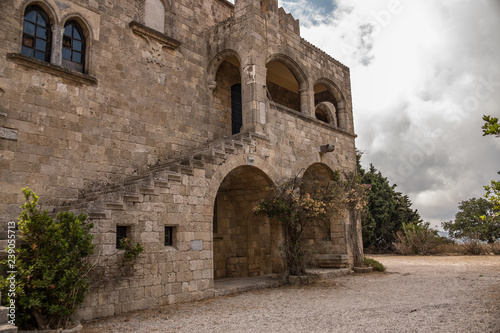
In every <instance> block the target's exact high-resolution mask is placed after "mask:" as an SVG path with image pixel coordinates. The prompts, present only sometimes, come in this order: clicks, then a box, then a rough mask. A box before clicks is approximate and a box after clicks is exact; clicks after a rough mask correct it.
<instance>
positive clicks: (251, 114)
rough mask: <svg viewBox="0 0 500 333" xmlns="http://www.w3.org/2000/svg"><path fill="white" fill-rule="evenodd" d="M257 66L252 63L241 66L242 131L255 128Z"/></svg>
mask: <svg viewBox="0 0 500 333" xmlns="http://www.w3.org/2000/svg"><path fill="white" fill-rule="evenodd" d="M256 67H257V66H256V65H254V64H250V65H246V66H244V67H242V73H241V104H242V112H243V115H242V116H243V126H242V128H241V131H242V132H247V131H251V130H253V129H254V128H255V123H256V117H257V110H258V106H257V100H256V99H257V98H256V96H257V81H256V74H257V73H256V72H257V68H256Z"/></svg>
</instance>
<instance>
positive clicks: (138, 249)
mask: <svg viewBox="0 0 500 333" xmlns="http://www.w3.org/2000/svg"><path fill="white" fill-rule="evenodd" d="M120 247H121V248H122V249H123V250H125V253H124V259H126V260H134V259H136V258H137V257H138V256H139V254H141V253H142V252H144V246H143V245H142V244H141V243H137V242H136V243H134V242H132V241H131V240H130V239H129V238H122V239H121V240H120Z"/></svg>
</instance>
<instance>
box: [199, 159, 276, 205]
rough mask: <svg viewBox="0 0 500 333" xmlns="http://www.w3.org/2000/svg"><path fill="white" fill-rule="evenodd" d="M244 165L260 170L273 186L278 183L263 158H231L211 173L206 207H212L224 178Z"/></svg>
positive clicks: (273, 172)
mask: <svg viewBox="0 0 500 333" xmlns="http://www.w3.org/2000/svg"><path fill="white" fill-rule="evenodd" d="M244 165H251V166H254V167H256V168H258V169H259V170H261V171H262V172H263V173H265V174H266V175H267V177H269V179H270V181H271V182H272V183H273V184H274V183H276V182H277V181H279V176H278V173H277V172H276V171H275V170H274V168H273V167H272V166H271V165H269V163H267V161H266V160H264V159H263V158H261V157H259V156H256V155H250V154H243V155H239V156H231V157H229V158H228V159H227V160H226V161H225V163H224V164H222V165H221V166H219V167H218V168H217V169H216V170H215V171H214V173H213V175H212V177H211V179H210V181H209V184H208V190H207V196H206V200H207V201H206V204H207V205H209V206H210V205H213V201H214V199H215V196H216V194H217V191H218V189H219V187H220V185H221V183H222V181H223V180H224V178H225V177H226V176H227V175H228V174H229V173H230V172H231V171H232V170H234V169H236V168H238V167H240V166H244Z"/></svg>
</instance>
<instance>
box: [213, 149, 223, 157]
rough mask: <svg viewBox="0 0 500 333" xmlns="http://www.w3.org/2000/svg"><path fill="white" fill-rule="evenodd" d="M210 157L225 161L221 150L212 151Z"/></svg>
mask: <svg viewBox="0 0 500 333" xmlns="http://www.w3.org/2000/svg"><path fill="white" fill-rule="evenodd" d="M212 155H213V156H214V157H218V158H222V159H224V160H225V159H226V153H225V152H224V151H222V150H218V149H212Z"/></svg>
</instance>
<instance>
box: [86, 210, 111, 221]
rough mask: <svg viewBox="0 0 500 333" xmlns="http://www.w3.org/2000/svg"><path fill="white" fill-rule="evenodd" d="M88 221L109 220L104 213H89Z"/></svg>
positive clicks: (106, 213)
mask: <svg viewBox="0 0 500 333" xmlns="http://www.w3.org/2000/svg"><path fill="white" fill-rule="evenodd" d="M87 216H88V218H89V219H92V220H94V219H96V220H101V219H109V218H110V216H109V214H108V212H106V211H89V212H88V214H87Z"/></svg>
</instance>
